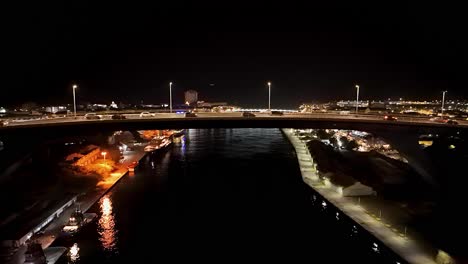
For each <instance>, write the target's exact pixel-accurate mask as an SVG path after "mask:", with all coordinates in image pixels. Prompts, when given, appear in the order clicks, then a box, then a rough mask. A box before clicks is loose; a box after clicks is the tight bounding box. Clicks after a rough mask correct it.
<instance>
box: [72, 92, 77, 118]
mask: <svg viewBox="0 0 468 264" xmlns="http://www.w3.org/2000/svg"><path fill="white" fill-rule="evenodd" d="M76 88H78V85H76V84H74V85H73V113H74V116H75V118H76V97H75V90H76Z"/></svg>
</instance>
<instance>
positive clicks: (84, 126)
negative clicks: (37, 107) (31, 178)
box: [0, 112, 468, 184]
mask: <svg viewBox="0 0 468 264" xmlns="http://www.w3.org/2000/svg"><path fill="white" fill-rule="evenodd" d="M125 117H126V119H118V120H113V119H112V118H111V115H107V116H102V118H101V119H98V120H88V119H85V118H84V117H83V116H79V117H77V118H76V119H75V118H73V117H65V118H57V119H42V120H30V121H24V122H15V123H11V124H9V125H8V126H6V127H0V140H2V141H5V142H7V141H10V140H11V141H17V142H18V141H24V139H25V138H28V137H35V138H42V139H45V140H50V139H55V138H61V137H64V136H83V135H95V134H97V133H98V134H101V135H103V136H105V135H106V134H107V135H110V134H112V132H114V131H118V130H129V131H136V130H145V129H180V128H323V129H347V130H360V131H366V132H369V133H372V134H374V135H377V136H380V137H382V138H384V139H385V140H386V141H387V142H388V143H390V144H391V145H392V146H393V147H394V148H395V149H397V150H398V151H399V152H400V154H401V155H402V156H403V157H405V158H406V159H407V160H408V161H409V163H410V164H411V166H412V167H413V168H414V169H415V170H416V171H417V172H418V173H419V174H420V175H421V176H422V177H423V178H424V179H425V181H426V182H429V183H433V184H435V182H434V180H433V179H434V177H433V175H435V174H436V173H435V171H434V169H433V168H432V163H431V161H429V160H428V159H427V158H426V156H425V154H424V152H423V151H422V150H421V148H420V147H419V145H418V139H419V136H420V135H423V134H438V135H440V136H444V135H455V134H457V135H460V136H462V135H466V134H468V122H466V121H460V122H459V124H458V125H451V124H446V123H437V122H434V121H430V120H429V119H427V118H418V117H399V119H398V121H387V120H383V118H382V116H377V115H340V114H301V113H284V115H280V116H277V115H270V114H268V113H256V116H255V117H243V116H242V114H241V113H238V112H230V113H197V117H185V115H183V114H175V113H154V114H152V115H151V116H148V117H141V116H140V114H126V115H125Z"/></svg>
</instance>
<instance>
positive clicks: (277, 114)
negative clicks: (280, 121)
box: [270, 111, 283, 116]
mask: <svg viewBox="0 0 468 264" xmlns="http://www.w3.org/2000/svg"><path fill="white" fill-rule="evenodd" d="M270 115H275V116H282V115H283V112H281V111H271V113H270Z"/></svg>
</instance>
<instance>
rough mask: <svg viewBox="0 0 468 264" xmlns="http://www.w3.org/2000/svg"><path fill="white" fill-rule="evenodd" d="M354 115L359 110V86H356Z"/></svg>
mask: <svg viewBox="0 0 468 264" xmlns="http://www.w3.org/2000/svg"><path fill="white" fill-rule="evenodd" d="M355 87H356V115H357V113H358V108H359V85H356V86H355Z"/></svg>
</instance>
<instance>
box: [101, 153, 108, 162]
mask: <svg viewBox="0 0 468 264" xmlns="http://www.w3.org/2000/svg"><path fill="white" fill-rule="evenodd" d="M101 155H102V156H103V157H104V162H105V161H106V155H107V152H105V151H103V152H101Z"/></svg>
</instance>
